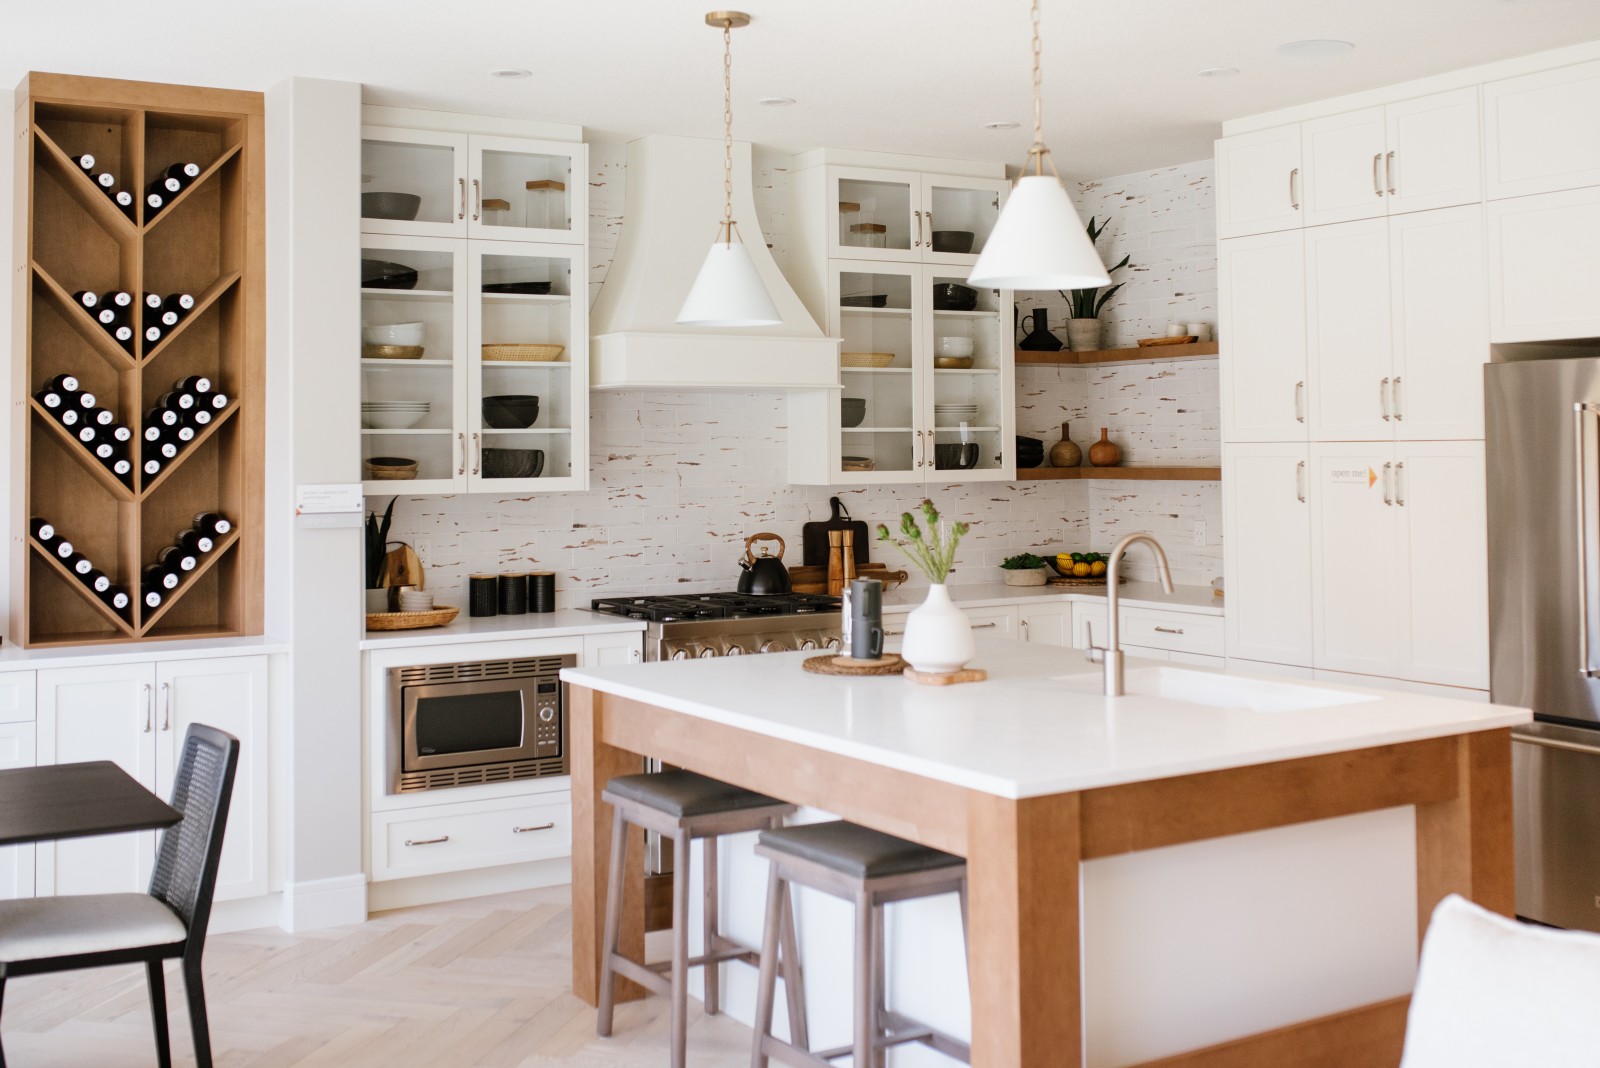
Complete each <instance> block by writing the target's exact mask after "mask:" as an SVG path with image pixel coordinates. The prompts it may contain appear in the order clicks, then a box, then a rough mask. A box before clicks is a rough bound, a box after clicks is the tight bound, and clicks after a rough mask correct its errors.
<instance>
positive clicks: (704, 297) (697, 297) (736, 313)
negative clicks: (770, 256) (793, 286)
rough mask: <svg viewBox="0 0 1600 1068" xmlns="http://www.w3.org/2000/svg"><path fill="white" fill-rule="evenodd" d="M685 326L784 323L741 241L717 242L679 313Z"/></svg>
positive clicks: (679, 320)
mask: <svg viewBox="0 0 1600 1068" xmlns="http://www.w3.org/2000/svg"><path fill="white" fill-rule="evenodd" d="M678 322H679V323H680V324H682V325H684V326H772V325H774V324H777V323H781V322H783V318H782V317H781V316H780V315H779V314H778V308H777V306H776V305H775V304H773V303H772V297H771V296H769V295H768V293H767V287H766V286H765V285H763V284H762V283H761V274H760V272H758V271H757V270H756V265H755V261H754V260H752V259H751V258H750V250H749V249H747V248H745V247H744V243H743V242H741V241H720V240H719V241H716V242H714V243H713V244H712V246H711V251H710V252H707V253H706V259H705V262H704V263H702V264H701V265H700V276H699V277H698V278H696V279H695V280H694V286H693V288H691V289H690V290H689V297H688V299H687V300H685V301H684V302H683V307H682V308H681V309H679V311H678Z"/></svg>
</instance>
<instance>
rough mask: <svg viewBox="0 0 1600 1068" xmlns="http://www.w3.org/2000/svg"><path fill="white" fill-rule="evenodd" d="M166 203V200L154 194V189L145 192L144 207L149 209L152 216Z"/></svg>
mask: <svg viewBox="0 0 1600 1068" xmlns="http://www.w3.org/2000/svg"><path fill="white" fill-rule="evenodd" d="M166 202H167V198H166V197H164V196H162V195H161V194H160V193H158V192H156V190H155V189H154V188H150V189H146V190H145V194H144V206H145V207H147V208H149V209H150V214H151V215H154V214H155V213H156V212H158V211H160V210H161V208H162V206H163V205H164V204H166Z"/></svg>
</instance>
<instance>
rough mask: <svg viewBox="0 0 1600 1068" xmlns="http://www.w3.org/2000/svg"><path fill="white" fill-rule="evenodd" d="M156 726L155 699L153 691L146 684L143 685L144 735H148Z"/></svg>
mask: <svg viewBox="0 0 1600 1068" xmlns="http://www.w3.org/2000/svg"><path fill="white" fill-rule="evenodd" d="M155 725H156V697H155V689H154V688H153V687H152V686H151V685H150V684H149V683H148V682H147V683H145V684H144V733H146V734H149V733H150V732H151V731H152V730H154V729H155Z"/></svg>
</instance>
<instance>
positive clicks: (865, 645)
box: [850, 578, 883, 660]
mask: <svg viewBox="0 0 1600 1068" xmlns="http://www.w3.org/2000/svg"><path fill="white" fill-rule="evenodd" d="M882 656H883V583H881V582H879V581H878V580H877V579H860V578H858V579H853V580H852V581H851V583H850V658H851V659H852V660H877V659H879V658H880V657H882Z"/></svg>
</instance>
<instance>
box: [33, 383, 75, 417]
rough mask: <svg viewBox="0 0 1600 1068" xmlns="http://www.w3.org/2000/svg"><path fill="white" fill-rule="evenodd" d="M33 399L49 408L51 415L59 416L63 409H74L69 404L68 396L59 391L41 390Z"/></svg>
mask: <svg viewBox="0 0 1600 1068" xmlns="http://www.w3.org/2000/svg"><path fill="white" fill-rule="evenodd" d="M33 399H34V400H36V401H38V402H39V403H40V404H42V405H44V406H45V407H46V408H48V409H49V410H50V414H51V415H56V416H59V415H60V414H61V411H62V409H64V408H70V407H72V405H70V404H68V403H67V402H68V400H69V398H68V397H67V395H66V394H65V393H63V392H62V391H61V390H59V389H41V390H40V391H39V392H37V393H35V394H34V395H33Z"/></svg>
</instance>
